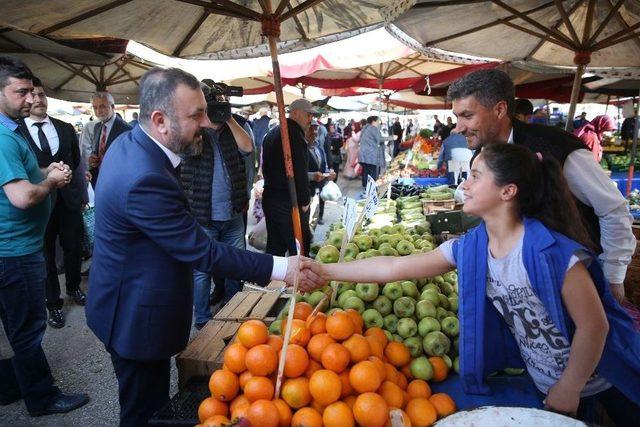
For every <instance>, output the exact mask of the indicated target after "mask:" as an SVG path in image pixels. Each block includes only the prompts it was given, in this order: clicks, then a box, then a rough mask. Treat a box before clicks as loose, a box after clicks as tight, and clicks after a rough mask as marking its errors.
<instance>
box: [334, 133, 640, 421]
mask: <svg viewBox="0 0 640 427" xmlns="http://www.w3.org/2000/svg"><path fill="white" fill-rule="evenodd" d="M463 189H464V193H465V205H464V211H465V212H466V213H468V214H473V215H476V216H479V217H481V218H482V219H483V221H482V223H481V224H480V225H479V226H478V227H476V228H474V229H473V230H470V231H469V232H468V233H467V234H466V235H464V236H463V237H461V238H460V239H458V240H451V241H448V242H445V243H444V244H442V245H441V246H440V247H439V248H438V249H436V250H434V251H431V252H429V253H426V254H416V255H410V256H406V257H377V258H370V259H365V260H359V261H354V262H350V263H341V264H329V265H324V266H322V270H323V273H324V275H325V278H326V279H327V280H345V281H350V282H378V283H387V282H393V281H397V280H403V279H411V278H416V277H433V276H436V275H439V274H443V273H445V272H447V271H450V270H452V269H454V268H457V269H458V283H459V292H460V294H459V317H460V336H459V352H460V375H461V381H462V383H463V387H464V390H465V392H466V393H471V394H487V393H489V391H490V390H489V389H488V387H487V385H486V383H485V378H486V377H487V375H489V374H490V373H492V372H495V371H498V370H501V369H504V368H507V367H518V366H520V367H524V368H526V369H527V371H528V372H529V374H530V376H531V378H532V380H533V382H534V383H535V385H536V387H537V388H538V389H539V390H540V392H542V393H543V394H544V395H545V398H544V404H545V407H547V408H548V409H550V410H553V411H556V412H560V413H565V414H570V415H574V416H575V415H576V414H578V416H579V417H580V416H581V415H582V417H587V416H588V415H587V413H588V410H587V409H586V407H587V406H589V403H593V402H595V401H597V402H599V403H600V404H602V405H603V406H604V407H605V409H606V411H607V413H608V415H609V416H610V417H611V418H612V419H613V420H614V422H616V424H617V425H619V426H623V425H625V426H626V425H633V426H640V334H638V333H636V332H635V331H634V329H633V325H632V320H631V318H630V317H629V316H628V315H627V314H626V312H625V311H624V310H623V309H622V308H621V306H620V305H619V304H618V303H617V302H616V301H615V299H614V298H613V296H612V294H611V292H610V291H609V288H608V286H607V283H606V281H605V279H604V275H603V273H602V269H601V267H600V265H599V263H598V261H597V258H596V255H595V254H594V253H593V252H592V251H591V247H592V246H593V244H592V243H591V242H590V241H589V237H588V234H587V233H586V231H585V228H584V227H583V225H582V223H581V220H580V218H581V217H580V215H579V214H578V212H577V208H576V206H575V204H574V201H573V197H572V196H571V193H570V192H569V189H568V187H567V183H566V181H565V180H564V177H563V175H562V173H561V171H560V167H559V165H558V164H557V162H555V161H554V160H552V159H546V158H545V159H543V158H542V156H541V155H540V154H539V153H538V154H537V155H536V154H534V153H532V152H531V151H529V150H528V149H526V148H523V147H520V146H517V145H513V144H494V145H488V146H486V148H484V149H483V150H482V153H481V154H480V155H479V156H478V157H477V158H476V160H475V161H474V163H473V168H472V169H471V177H470V179H469V180H467V181H466V182H465V184H464V187H463ZM611 191H616V190H615V188H613V187H612V190H611ZM560 232H562V233H563V234H561V233H560ZM581 403H583V405H582V406H581ZM579 407H580V408H581V410H580V411H578V408H579ZM583 411H584V412H583Z"/></svg>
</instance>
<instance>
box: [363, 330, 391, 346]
mask: <svg viewBox="0 0 640 427" xmlns="http://www.w3.org/2000/svg"><path fill="white" fill-rule="evenodd" d="M364 336H365V337H371V336H373V337H375V338H376V339H377V340H378V342H379V343H380V344H382V347H383V348H384V347H386V346H387V343H388V342H389V340H388V339H387V334H385V333H384V331H383V330H382V328H378V327H377V326H374V327H373V328H369V329H367V331H366V332H365V333H364Z"/></svg>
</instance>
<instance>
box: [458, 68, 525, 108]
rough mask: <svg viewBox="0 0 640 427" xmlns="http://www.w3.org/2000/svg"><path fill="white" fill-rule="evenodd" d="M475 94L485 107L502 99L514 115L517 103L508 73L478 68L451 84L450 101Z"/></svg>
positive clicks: (491, 105)
mask: <svg viewBox="0 0 640 427" xmlns="http://www.w3.org/2000/svg"><path fill="white" fill-rule="evenodd" d="M471 95H473V96H474V97H475V98H476V99H477V100H478V102H479V103H480V104H481V105H483V106H484V107H487V108H490V107H493V106H494V105H496V104H497V103H498V102H500V101H505V102H506V103H507V113H508V114H509V115H510V116H512V115H513V110H514V103H515V89H514V87H513V81H512V80H511V77H509V76H508V75H507V73H505V72H503V71H500V70H496V69H490V70H478V71H474V72H472V73H469V74H467V75H465V76H463V77H461V78H459V79H458V80H456V81H455V82H453V83H452V84H451V86H449V89H448V90H447V98H448V99H449V101H454V100H456V99H462V98H466V97H468V96H471Z"/></svg>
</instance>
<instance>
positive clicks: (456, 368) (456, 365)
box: [453, 356, 460, 375]
mask: <svg viewBox="0 0 640 427" xmlns="http://www.w3.org/2000/svg"><path fill="white" fill-rule="evenodd" d="M453 370H454V371H456V374H458V375H460V357H459V356H457V357H456V358H455V359H453Z"/></svg>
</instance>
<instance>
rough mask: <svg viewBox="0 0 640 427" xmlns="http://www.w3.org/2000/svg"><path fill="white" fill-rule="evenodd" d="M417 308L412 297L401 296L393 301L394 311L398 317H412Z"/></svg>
mask: <svg viewBox="0 0 640 427" xmlns="http://www.w3.org/2000/svg"><path fill="white" fill-rule="evenodd" d="M415 310H416V303H415V302H414V300H413V299H412V298H409V297H400V298H398V299H397V300H395V301H394V302H393V312H394V314H395V315H396V316H398V317H411V316H413V313H414V312H415Z"/></svg>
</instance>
